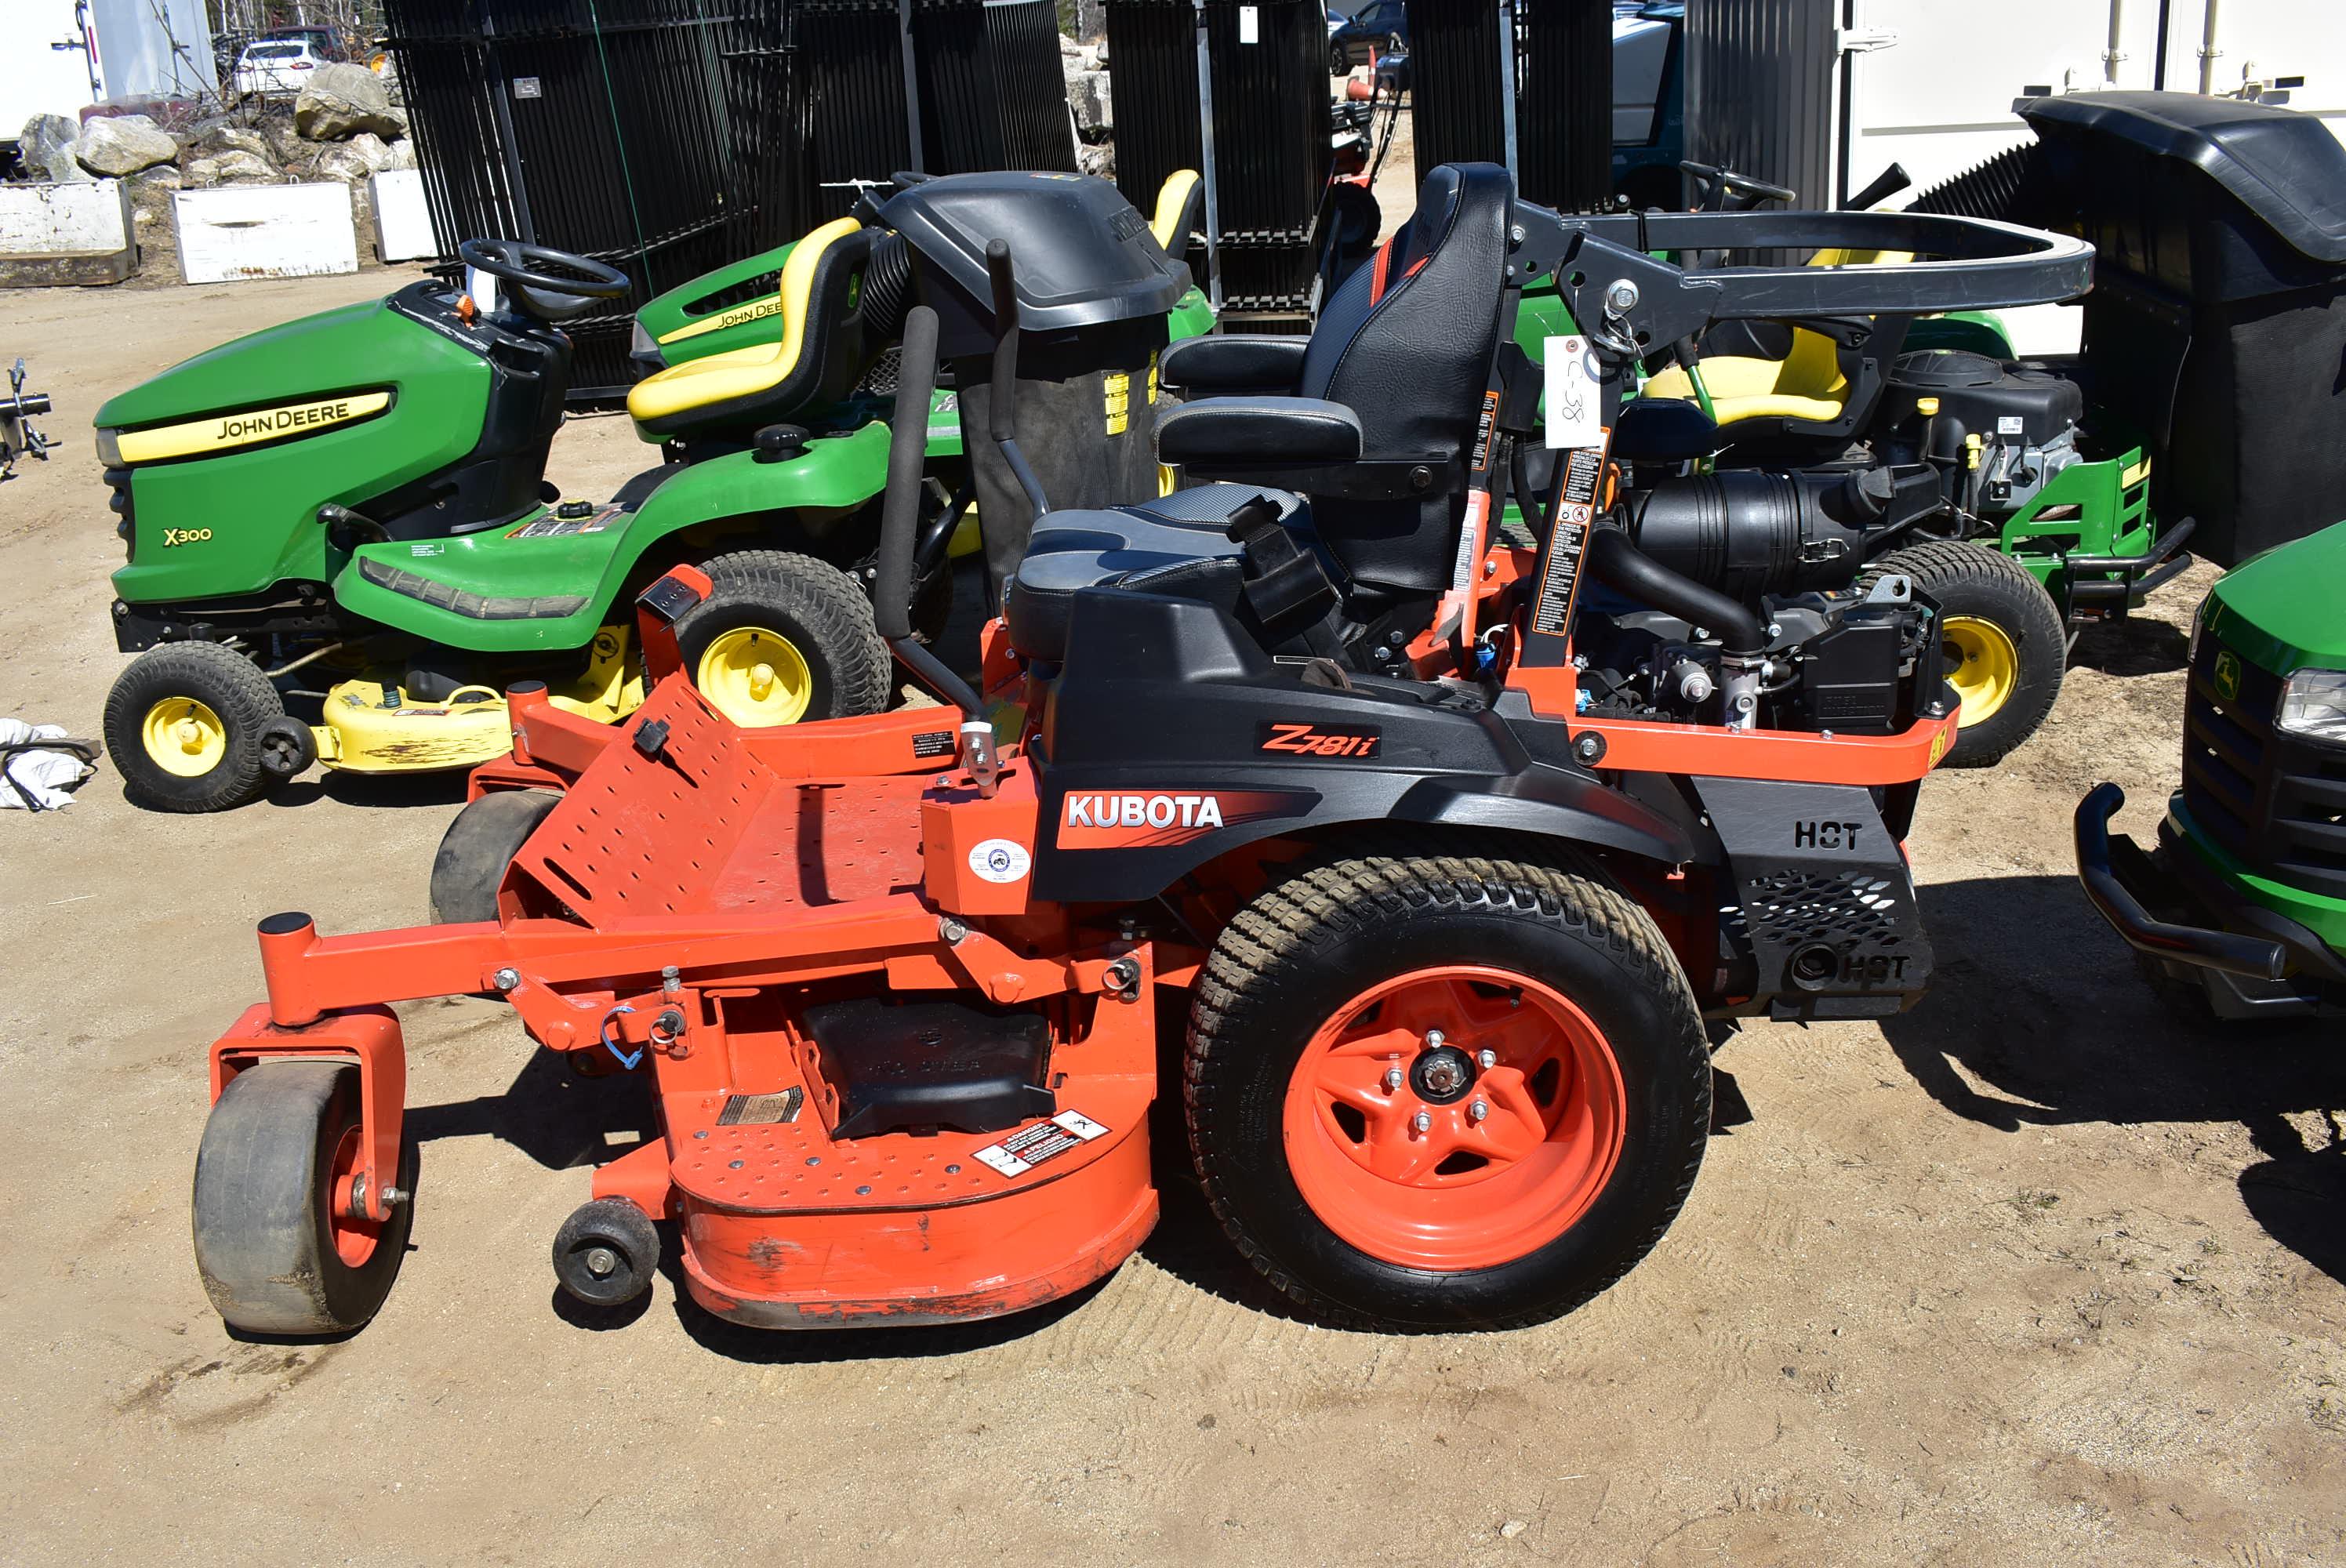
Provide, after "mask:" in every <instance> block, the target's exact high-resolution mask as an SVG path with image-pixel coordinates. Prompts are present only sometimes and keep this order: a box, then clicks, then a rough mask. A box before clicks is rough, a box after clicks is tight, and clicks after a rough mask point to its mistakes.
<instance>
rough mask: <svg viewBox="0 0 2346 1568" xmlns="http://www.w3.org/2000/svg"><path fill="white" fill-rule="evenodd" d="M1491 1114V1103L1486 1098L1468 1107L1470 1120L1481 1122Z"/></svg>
mask: <svg viewBox="0 0 2346 1568" xmlns="http://www.w3.org/2000/svg"><path fill="white" fill-rule="evenodd" d="M1490 1114H1491V1106H1490V1103H1489V1102H1488V1101H1486V1100H1477V1101H1475V1102H1474V1104H1473V1105H1469V1106H1467V1107H1466V1119H1467V1120H1468V1121H1470V1122H1479V1121H1481V1120H1482V1119H1483V1118H1484V1117H1485V1116H1487V1115H1490Z"/></svg>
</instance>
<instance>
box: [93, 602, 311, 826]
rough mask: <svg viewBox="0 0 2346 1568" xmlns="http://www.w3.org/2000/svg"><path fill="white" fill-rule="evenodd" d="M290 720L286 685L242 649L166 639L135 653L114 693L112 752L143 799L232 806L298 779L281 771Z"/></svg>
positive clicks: (152, 804) (154, 803) (209, 807)
mask: <svg viewBox="0 0 2346 1568" xmlns="http://www.w3.org/2000/svg"><path fill="white" fill-rule="evenodd" d="M290 722H291V721H290V720H288V719H287V718H286V717H285V704H284V701H283V699H282V698H280V697H279V696H278V695H277V688H276V687H273V686H271V685H270V684H269V677H267V676H265V675H263V674H261V673H260V666H259V665H256V664H254V663H253V662H252V661H251V660H250V659H249V658H247V657H244V656H243V655H242V654H240V653H237V652H235V651H234V650H232V649H230V648H226V647H221V646H220V645H219V644H218V643H165V644H164V645H162V646H161V647H151V648H148V650H147V651H146V652H145V653H142V654H140V655H139V656H138V657H137V658H135V659H133V660H131V661H130V667H129V668H128V669H126V670H124V671H123V672H122V674H121V676H120V677H118V678H117V680H116V681H115V683H114V689H113V690H112V691H110V692H108V693H107V697H106V750H107V756H109V757H111V758H112V759H114V765H115V767H116V768H117V769H120V770H121V773H122V785H123V792H124V793H125V794H127V795H128V796H129V797H130V799H131V800H132V801H133V802H134V803H135V804H138V805H140V806H144V807H146V808H147V809H149V810H153V811H181V812H195V811H230V810H233V809H236V808H237V807H239V806H243V805H247V804H249V803H250V802H251V801H254V800H257V799H260V797H261V796H262V795H264V794H266V793H267V792H268V790H269V787H270V785H271V784H272V783H274V782H276V781H277V780H278V779H280V778H288V777H291V775H290V774H280V773H278V772H276V771H275V770H274V769H276V768H277V767H280V766H282V765H283V764H284V763H285V761H286V760H287V755H288V754H287V751H286V748H287V745H288V744H289V738H288V737H287V736H286V735H285V734H284V732H283V730H282V729H281V728H279V727H280V726H282V725H285V724H288V723H290ZM306 734H307V731H306V730H305V731H304V735H305V736H306ZM297 749H298V748H297ZM314 755H315V754H314V752H312V753H311V756H312V757H314ZM304 765H305V766H306V763H305V764H304ZM297 771H298V769H297Z"/></svg>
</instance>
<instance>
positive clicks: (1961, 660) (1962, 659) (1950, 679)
mask: <svg viewBox="0 0 2346 1568" xmlns="http://www.w3.org/2000/svg"><path fill="white" fill-rule="evenodd" d="M1939 638H1940V646H1941V647H1943V648H1944V649H1945V650H1946V655H1947V684H1948V685H1949V686H1952V687H1954V688H1955V696H1956V697H1959V698H1961V699H1962V701H1963V708H1962V711H1960V712H1959V713H1957V714H1956V716H1955V723H1956V724H1957V726H1958V727H1959V728H1965V729H1968V728H1971V727H1972V726H1973V725H1974V724H1984V723H1986V722H1987V721H1988V720H1989V719H1991V718H1994V717H1995V716H1996V714H1997V713H1998V712H2000V711H2001V710H2002V709H2003V708H2004V704H2005V703H2007V702H2009V701H2011V700H2012V690H2013V687H2015V686H2017V685H2019V684H2020V650H2019V649H2018V648H2016V647H2013V644H2012V637H2011V636H2010V635H2009V634H2007V633H2006V632H2005V631H2004V628H2003V627H2002V626H1997V625H1996V624H1995V623H1994V621H1984V620H1982V619H1980V618H1979V617H1978V616H1948V617H1947V618H1946V620H1945V621H1944V622H1943V624H1942V625H1941V626H1940V628H1939Z"/></svg>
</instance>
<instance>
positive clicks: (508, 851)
mask: <svg viewBox="0 0 2346 1568" xmlns="http://www.w3.org/2000/svg"><path fill="white" fill-rule="evenodd" d="M560 804H562V797H561V796H560V795H558V794H556V793H555V792H554V791H553V790H551V789H499V790H497V791H495V792H494V793H492V794H487V795H484V796H482V797H481V798H480V799H477V800H474V801H472V802H470V803H468V804H467V805H466V806H465V807H464V809H463V810H461V811H459V812H457V813H456V820H454V821H453V822H451V823H449V824H448V830H447V831H446V832H445V833H443V834H442V835H441V836H440V848H439V849H438V850H436V851H434V852H433V856H432V919H433V921H434V922H436V923H438V924H441V925H452V924H455V923H457V922H459V921H484V920H495V919H496V918H497V884H498V883H499V882H502V881H505V868H506V867H507V866H509V865H511V864H513V858H514V856H515V855H517V854H519V853H520V852H521V847H522V845H523V844H525V842H527V841H528V840H529V836H530V835H531V834H532V833H535V832H536V831H537V825H538V824H539V823H540V822H543V821H545V820H546V814H547V813H548V812H550V811H552V810H553V809H555V808H556V806H559V805H560Z"/></svg>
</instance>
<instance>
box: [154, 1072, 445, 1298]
mask: <svg viewBox="0 0 2346 1568" xmlns="http://www.w3.org/2000/svg"><path fill="white" fill-rule="evenodd" d="M358 1135H359V1070H358V1068H357V1067H356V1066H354V1065H352V1064H349V1063H346V1062H303V1061H281V1062H263V1063H261V1064H260V1065H258V1066H254V1067H248V1068H246V1069H245V1070H244V1071H243V1072H241V1073H240V1074H237V1075H236V1076H235V1077H234V1078H232V1079H230V1081H229V1085H228V1087H227V1088H226V1089H224V1090H222V1091H221V1092H220V1097H219V1100H218V1101H217V1102H216V1103H215V1104H214V1105H213V1106H212V1114H211V1117H210V1119H209V1121H207V1122H206V1123H205V1124H204V1138H203V1143H202V1144H201V1145H200V1146H199V1147H198V1149H197V1150H196V1186H195V1203H194V1209H195V1242H196V1268H197V1271H198V1272H199V1274H200V1275H201V1276H202V1277H203V1282H204V1293H205V1294H206V1295H207V1296H209V1297H210V1298H211V1303H212V1307H213V1308H214V1309H215V1310H216V1311H218V1312H219V1315H220V1317H221V1318H222V1319H224V1320H225V1321H226V1322H227V1323H228V1325H229V1327H230V1328H231V1329H240V1330H242V1331H243V1332H245V1333H248V1334H339V1333H343V1332H346V1331H348V1330H350V1329H357V1328H361V1327H362V1326H363V1325H364V1324H365V1323H366V1322H367V1320H368V1319H371V1318H372V1317H373V1316H374V1315H375V1313H376V1311H377V1310H378V1309H379V1308H381V1307H382V1303H383V1298H385V1297H386V1296H388V1295H390V1294H391V1285H392V1281H393V1279H394V1278H397V1277H398V1274H399V1265H400V1261H401V1259H402V1257H403V1256H404V1254H405V1253H406V1251H407V1235H408V1231H409V1229H410V1227H412V1226H413V1223H414V1218H415V1198H414V1193H415V1169H416V1161H415V1145H414V1144H413V1142H412V1141H410V1142H408V1143H407V1144H406V1145H404V1146H403V1148H402V1150H401V1152H400V1162H399V1166H400V1169H399V1186H401V1187H403V1188H404V1189H405V1191H406V1192H407V1194H408V1196H407V1197H406V1198H405V1199H404V1200H403V1201H402V1202H401V1203H400V1204H399V1205H398V1206H397V1207H394V1208H393V1210H392V1212H391V1217H390V1218H389V1219H387V1220H385V1221H383V1222H382V1224H381V1225H376V1226H368V1225H360V1224H353V1223H352V1222H349V1221H347V1220H338V1219H337V1218H336V1213H337V1210H338V1208H339V1207H340V1206H339V1205H338V1204H337V1203H336V1201H335V1194H334V1193H333V1192H332V1191H331V1189H332V1188H333V1187H335V1186H339V1185H341V1184H340V1183H339V1182H338V1181H337V1180H336V1166H337V1156H338V1155H339V1156H342V1157H343V1158H344V1159H345V1160H346V1159H347V1157H348V1155H349V1150H348V1149H347V1148H346V1147H345V1145H346V1143H347V1142H348V1141H349V1140H351V1139H352V1138H355V1137H357V1136H358Z"/></svg>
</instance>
